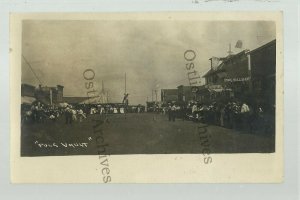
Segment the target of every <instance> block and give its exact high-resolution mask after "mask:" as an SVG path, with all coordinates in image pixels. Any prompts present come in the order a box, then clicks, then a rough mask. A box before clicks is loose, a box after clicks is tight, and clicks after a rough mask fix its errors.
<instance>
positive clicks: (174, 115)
mask: <svg viewBox="0 0 300 200" xmlns="http://www.w3.org/2000/svg"><path fill="white" fill-rule="evenodd" d="M171 116H172V121H173V122H175V118H176V105H175V104H173V106H172V107H171Z"/></svg>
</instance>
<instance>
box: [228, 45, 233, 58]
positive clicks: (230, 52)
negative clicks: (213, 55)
mask: <svg viewBox="0 0 300 200" xmlns="http://www.w3.org/2000/svg"><path fill="white" fill-rule="evenodd" d="M227 53H228V55H232V53H233V52H232V51H231V43H229V50H228V51H227Z"/></svg>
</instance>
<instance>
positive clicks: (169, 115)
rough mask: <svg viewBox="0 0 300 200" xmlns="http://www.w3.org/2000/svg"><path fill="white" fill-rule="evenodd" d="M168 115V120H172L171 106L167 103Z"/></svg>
mask: <svg viewBox="0 0 300 200" xmlns="http://www.w3.org/2000/svg"><path fill="white" fill-rule="evenodd" d="M168 117H169V121H171V120H172V106H171V105H170V104H169V107H168Z"/></svg>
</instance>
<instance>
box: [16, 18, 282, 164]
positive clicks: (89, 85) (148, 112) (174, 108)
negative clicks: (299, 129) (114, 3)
mask: <svg viewBox="0 0 300 200" xmlns="http://www.w3.org/2000/svg"><path fill="white" fill-rule="evenodd" d="M21 26H22V40H21V56H20V57H19V59H20V60H21V61H20V63H21V66H20V68H21V85H20V87H21V90H20V91H21V93H20V96H21V102H20V103H21V104H20V105H19V106H20V115H21V117H20V121H21V122H20V130H21V138H20V141H21V142H20V145H21V146H20V152H19V153H20V156H21V157H38V156H74V155H131V154H200V155H203V162H204V163H205V164H210V163H212V162H213V155H214V154H237V153H239V154H241V153H242V154H243V153H265V154H269V153H274V152H276V148H275V146H276V145H275V142H276V140H275V138H276V134H277V133H276V128H275V127H276V110H277V109H278V108H277V107H276V87H277V84H276V76H277V74H276V65H277V63H276V51H277V47H276V44H277V42H276V41H277V38H276V23H275V21H270V20H267V21H266V20H263V19H262V20H235V21H231V20H205V21H202V20H197V19H191V20H176V19H174V20H122V19H120V20H69V19H61V20H55V19H50V20H39V19H25V20H22V24H21Z"/></svg>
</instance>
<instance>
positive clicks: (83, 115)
mask: <svg viewBox="0 0 300 200" xmlns="http://www.w3.org/2000/svg"><path fill="white" fill-rule="evenodd" d="M77 114H78V118H79V122H82V120H83V119H85V118H86V116H85V114H84V113H83V110H82V109H79V110H78V111H77Z"/></svg>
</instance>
